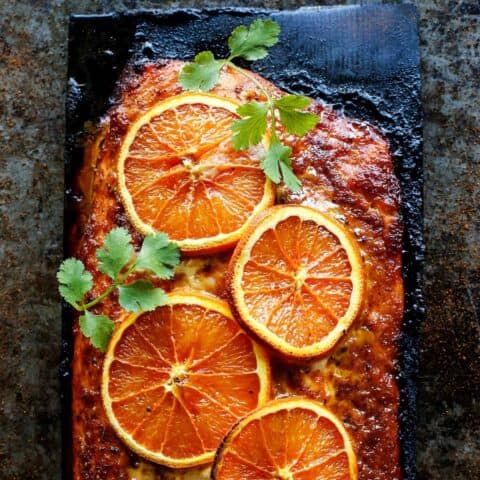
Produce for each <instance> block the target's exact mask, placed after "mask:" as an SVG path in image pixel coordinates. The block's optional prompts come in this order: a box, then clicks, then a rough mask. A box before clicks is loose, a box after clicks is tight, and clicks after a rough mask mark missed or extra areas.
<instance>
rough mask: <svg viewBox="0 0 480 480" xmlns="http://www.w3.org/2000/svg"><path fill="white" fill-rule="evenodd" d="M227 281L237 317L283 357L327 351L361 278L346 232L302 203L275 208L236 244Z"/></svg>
mask: <svg viewBox="0 0 480 480" xmlns="http://www.w3.org/2000/svg"><path fill="white" fill-rule="evenodd" d="M228 281H229V284H230V289H231V294H232V297H233V301H234V303H235V306H236V308H237V311H238V314H239V316H240V318H241V320H242V321H243V322H244V323H245V324H246V325H247V327H248V328H249V329H251V330H252V331H253V332H254V333H255V334H256V335H257V336H258V337H260V338H261V339H262V340H264V341H265V342H266V343H268V344H269V345H270V346H271V347H273V348H274V349H276V350H277V351H279V352H280V353H282V354H284V355H287V356H291V357H299V358H305V357H315V356H319V355H322V354H324V353H326V352H328V351H329V350H331V349H332V348H333V347H334V346H335V344H336V343H337V342H338V341H339V339H340V338H341V337H342V336H343V335H344V334H345V333H346V331H347V330H348V328H349V327H350V326H351V324H352V323H353V321H354V320H355V318H356V317H357V315H358V314H359V312H360V310H361V306H362V301H363V296H364V290H365V281H364V269H363V265H362V260H361V255H360V251H359V248H358V245H357V243H356V241H355V239H354V238H353V235H351V234H350V232H349V231H348V230H347V229H346V228H345V227H344V226H342V225H341V224H340V223H339V222H337V221H335V220H334V219H333V218H331V217H329V216H327V215H324V214H323V213H320V212H319V211H317V210H314V209H312V208H309V207H303V206H294V205H286V206H277V207H273V208H271V209H269V210H267V211H266V212H264V213H263V214H261V215H260V216H259V218H258V219H257V220H256V221H255V222H254V225H252V226H251V228H250V229H249V231H248V232H247V233H246V234H245V236H244V237H243V238H242V240H241V241H240V242H239V244H238V245H237V247H236V249H235V252H234V254H233V257H232V260H231V263H230V267H229V273H228Z"/></svg>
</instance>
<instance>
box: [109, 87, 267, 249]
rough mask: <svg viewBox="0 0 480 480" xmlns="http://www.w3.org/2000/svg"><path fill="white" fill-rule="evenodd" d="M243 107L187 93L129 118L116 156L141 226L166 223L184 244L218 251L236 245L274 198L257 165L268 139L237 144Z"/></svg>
mask: <svg viewBox="0 0 480 480" xmlns="http://www.w3.org/2000/svg"><path fill="white" fill-rule="evenodd" d="M237 107H238V105H237V104H236V103H235V102H233V101H232V100H228V99H226V98H222V97H217V96H215V95H211V94H205V93H185V94H181V95H177V96H174V97H170V98H168V99H166V100H163V101H161V102H160V103H158V104H156V105H155V106H154V107H153V108H152V109H150V110H149V111H147V112H146V113H145V114H144V115H142V116H141V117H140V118H139V119H138V120H137V121H136V122H135V123H134V124H133V125H131V126H130V128H129V129H128V132H127V135H126V136H125V139H124V141H123V143H122V146H121V149H120V153H119V157H118V180H119V190H120V194H121V197H122V201H123V204H124V206H125V209H126V211H127V214H128V216H129V218H130V220H131V221H132V223H133V225H134V226H135V227H136V228H137V229H138V230H139V231H140V232H141V233H143V234H145V235H147V234H150V233H154V232H156V231H162V232H165V233H167V234H168V236H169V237H170V238H171V239H172V240H175V241H176V242H177V243H178V245H179V246H180V248H181V249H182V250H183V251H184V252H195V253H212V252H215V251H220V250H225V249H228V248H229V247H231V246H233V245H234V244H235V243H236V242H237V241H238V239H239V238H240V236H241V235H242V233H243V232H244V231H245V228H246V226H247V225H248V223H249V221H250V220H251V218H252V216H253V215H254V214H256V213H258V212H260V211H261V210H263V209H265V208H266V207H268V206H270V205H272V204H273V201H274V189H273V186H272V184H271V183H270V181H269V180H268V179H267V178H266V177H265V174H264V173H263V171H262V169H261V168H260V166H259V160H260V158H261V157H262V155H263V147H262V146H258V147H252V148H251V149H250V150H247V151H242V152H236V151H235V150H234V149H233V147H232V142H231V136H232V130H231V127H232V123H233V122H234V121H235V120H237V118H238V116H237V114H236V109H237Z"/></svg>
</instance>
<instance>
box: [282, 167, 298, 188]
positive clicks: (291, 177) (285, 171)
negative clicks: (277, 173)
mask: <svg viewBox="0 0 480 480" xmlns="http://www.w3.org/2000/svg"><path fill="white" fill-rule="evenodd" d="M280 170H281V171H282V178H283V183H284V184H285V185H286V186H287V187H288V188H289V189H290V190H292V192H298V191H299V190H300V187H301V186H302V182H301V181H300V179H299V178H298V177H297V176H296V175H295V174H294V173H293V170H292V167H291V165H288V164H286V163H285V162H281V163H280Z"/></svg>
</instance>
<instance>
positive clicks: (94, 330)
mask: <svg viewBox="0 0 480 480" xmlns="http://www.w3.org/2000/svg"><path fill="white" fill-rule="evenodd" d="M114 328H115V324H114V323H113V322H112V320H110V319H109V318H108V317H107V316H105V315H95V314H94V313H91V312H89V311H88V310H85V313H84V314H83V315H82V316H81V317H80V330H81V332H82V333H83V334H84V335H85V336H86V337H87V338H89V339H90V342H92V345H93V346H94V347H95V348H98V349H99V350H100V351H101V352H105V350H106V349H107V346H108V342H109V341H110V337H111V336H112V333H113V330H114Z"/></svg>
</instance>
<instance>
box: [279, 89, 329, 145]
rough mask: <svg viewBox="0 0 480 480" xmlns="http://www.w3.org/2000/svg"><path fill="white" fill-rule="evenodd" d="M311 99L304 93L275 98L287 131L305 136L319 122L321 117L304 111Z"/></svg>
mask: <svg viewBox="0 0 480 480" xmlns="http://www.w3.org/2000/svg"><path fill="white" fill-rule="evenodd" d="M310 103H311V100H310V99H309V98H307V97H304V96H303V95H285V96H284V97H282V98H280V99H278V100H275V106H276V107H277V109H278V111H279V113H280V120H281V121H282V123H283V125H284V126H285V128H286V130H287V132H289V133H292V134H294V135H299V136H303V135H305V134H306V133H307V132H308V131H310V130H311V129H312V128H313V127H314V126H315V125H316V124H317V123H318V122H319V120H320V119H319V117H318V115H315V114H314V113H311V112H302V111H301V110H303V109H304V108H306V107H308V106H309V105H310Z"/></svg>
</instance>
